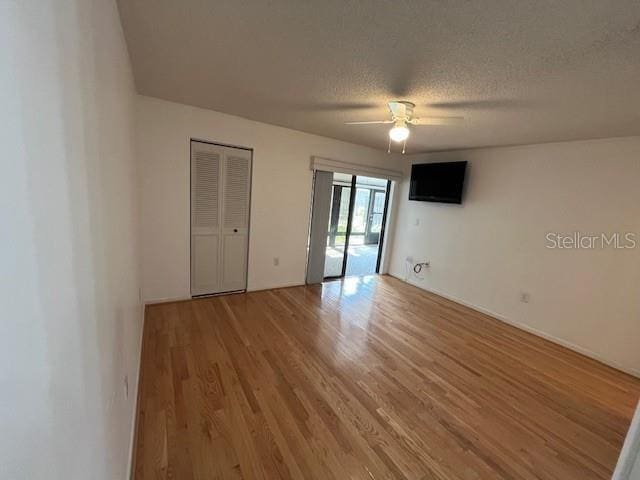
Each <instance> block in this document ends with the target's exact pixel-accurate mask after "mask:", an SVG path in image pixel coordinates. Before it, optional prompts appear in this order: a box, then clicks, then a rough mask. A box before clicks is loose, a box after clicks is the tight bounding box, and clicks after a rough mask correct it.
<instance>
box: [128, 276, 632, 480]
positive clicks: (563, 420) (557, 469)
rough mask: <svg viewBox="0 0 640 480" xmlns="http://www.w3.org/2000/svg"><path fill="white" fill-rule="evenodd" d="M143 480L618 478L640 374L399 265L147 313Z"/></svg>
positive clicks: (139, 448)
mask: <svg viewBox="0 0 640 480" xmlns="http://www.w3.org/2000/svg"><path fill="white" fill-rule="evenodd" d="M146 315H147V317H146V325H145V332H144V341H143V354H142V355H143V356H142V370H141V372H142V378H141V385H140V393H139V395H140V396H139V412H138V426H137V440H136V450H135V464H134V471H135V478H136V479H137V480H143V479H158V478H173V479H178V480H188V479H192V478H198V479H214V478H245V479H261V478H267V479H277V478H316V479H331V478H337V479H347V478H361V479H368V480H370V479H383V478H387V479H396V478H411V479H465V480H470V479H492V480H494V479H502V478H504V479H562V480H571V479H576V480H587V479H592V478H601V479H605V478H609V477H610V475H611V473H612V471H613V468H614V465H615V462H616V459H617V455H618V452H619V450H620V447H621V445H622V442H623V439H624V435H625V432H626V429H627V427H628V424H629V422H630V419H631V416H632V413H633V409H634V407H635V403H636V401H637V399H638V396H639V395H640V380H638V379H635V378H633V377H631V376H628V375H625V374H623V373H621V372H618V371H616V370H613V369H611V368H608V367H606V366H604V365H602V364H600V363H597V362H595V361H593V360H590V359H588V358H585V357H583V356H580V355H578V354H576V353H574V352H571V351H569V350H567V349H564V348H562V347H559V346H557V345H555V344H552V343H550V342H547V341H545V340H542V339H540V338H538V337H535V336H533V335H530V334H527V333H525V332H522V331H520V330H518V329H516V328H513V327H510V326H508V325H505V324H504V323H501V322H499V321H497V320H495V319H492V318H490V317H488V316H486V315H483V314H480V313H478V312H475V311H473V310H470V309H468V308H466V307H463V306H460V305H458V304H455V303H453V302H450V301H448V300H445V299H443V298H441V297H438V296H435V295H432V294H429V293H426V292H424V291H422V290H419V289H417V288H415V287H412V286H409V285H407V284H404V283H402V282H400V281H399V280H396V279H393V278H390V277H386V276H373V277H364V278H347V279H346V280H344V281H343V282H341V281H336V282H330V283H326V284H324V285H322V286H310V287H293V288H285V289H279V290H271V291H263V292H254V293H248V294H240V295H230V296H222V297H215V298H208V299H201V300H194V301H189V302H178V303H171V304H162V305H154V306H150V307H148V308H147V312H146Z"/></svg>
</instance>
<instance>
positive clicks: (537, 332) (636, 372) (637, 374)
mask: <svg viewBox="0 0 640 480" xmlns="http://www.w3.org/2000/svg"><path fill="white" fill-rule="evenodd" d="M389 275H390V276H392V277H394V278H396V279H398V280H400V281H401V282H404V283H408V284H409V285H413V286H414V287H417V288H420V289H422V290H425V291H427V292H430V293H433V294H435V295H438V296H440V297H443V298H446V299H447V300H451V301H452V302H456V303H459V304H460V305H464V306H465V307H468V308H471V309H472V310H475V311H477V312H480V313H484V314H485V315H489V316H490V317H493V318H495V319H496V320H500V321H501V322H504V323H507V324H509V325H511V326H513V327H516V328H518V329H520V330H524V331H525V332H528V333H531V334H533V335H535V336H537V337H541V338H544V339H545V340H549V341H550V342H553V343H555V344H557V345H560V346H562V347H565V348H568V349H569V350H573V351H574V352H577V353H580V354H581V355H584V356H585V357H589V358H591V359H593V360H596V361H598V362H600V363H604V364H605V365H607V366H609V367H611V368H615V369H616V370H620V371H621V372H624V373H627V374H629V375H632V376H634V377H638V378H640V370H637V369H635V368H629V367H625V366H624V365H620V364H619V363H617V362H614V361H612V360H608V359H606V358H604V357H602V356H601V355H600V354H598V353H596V352H594V351H592V350H589V349H587V348H584V347H581V346H580V345H576V344H575V343H572V342H570V341H568V340H564V339H562V338H559V337H556V336H554V335H551V334H549V333H546V332H543V331H542V330H538V329H537V328H533V327H530V326H529V325H526V324H524V323H521V322H517V321H515V320H512V319H510V318H507V317H506V316H504V315H502V314H500V313H497V312H493V311H491V310H489V309H487V308H484V307H480V306H478V305H475V304H473V303H471V302H467V301H466V300H463V299H461V298H458V297H456V296H454V295H450V294H448V293H445V292H441V291H439V290H435V289H433V288H426V287H425V286H423V285H421V284H419V283H417V282H414V281H411V280H409V279H405V278H403V277H400V276H398V275H395V274H392V273H390V274H389Z"/></svg>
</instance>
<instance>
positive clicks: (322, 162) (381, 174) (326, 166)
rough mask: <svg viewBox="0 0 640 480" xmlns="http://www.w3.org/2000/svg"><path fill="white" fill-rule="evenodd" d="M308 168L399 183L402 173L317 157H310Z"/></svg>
mask: <svg viewBox="0 0 640 480" xmlns="http://www.w3.org/2000/svg"><path fill="white" fill-rule="evenodd" d="M310 167H311V170H321V171H325V172H336V173H348V174H350V175H358V176H361V177H374V178H384V179H386V180H391V181H399V180H401V179H402V172H401V171H399V170H390V169H387V168H380V167H372V166H370V165H362V164H359V163H351V162H342V161H340V160H332V159H330V158H323V157H317V156H313V157H311V165H310Z"/></svg>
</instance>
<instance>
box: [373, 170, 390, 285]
mask: <svg viewBox="0 0 640 480" xmlns="http://www.w3.org/2000/svg"><path fill="white" fill-rule="evenodd" d="M389 198H391V180H387V191H386V192H385V196H384V209H383V210H382V225H381V226H380V237H378V259H377V260H376V273H377V274H378V275H379V274H380V263H381V262H382V250H383V249H384V240H385V238H384V237H385V232H386V231H387V214H388V213H389Z"/></svg>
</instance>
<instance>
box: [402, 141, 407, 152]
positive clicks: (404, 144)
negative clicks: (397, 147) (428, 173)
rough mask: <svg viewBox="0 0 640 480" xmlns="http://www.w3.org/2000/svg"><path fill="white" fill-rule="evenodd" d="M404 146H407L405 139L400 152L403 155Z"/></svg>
mask: <svg viewBox="0 0 640 480" xmlns="http://www.w3.org/2000/svg"><path fill="white" fill-rule="evenodd" d="M406 146H407V141H406V140H405V141H404V142H403V143H402V154H403V155H404V149H405V147H406Z"/></svg>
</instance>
